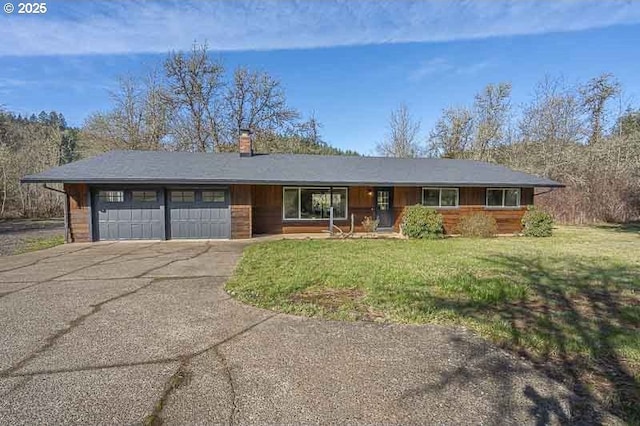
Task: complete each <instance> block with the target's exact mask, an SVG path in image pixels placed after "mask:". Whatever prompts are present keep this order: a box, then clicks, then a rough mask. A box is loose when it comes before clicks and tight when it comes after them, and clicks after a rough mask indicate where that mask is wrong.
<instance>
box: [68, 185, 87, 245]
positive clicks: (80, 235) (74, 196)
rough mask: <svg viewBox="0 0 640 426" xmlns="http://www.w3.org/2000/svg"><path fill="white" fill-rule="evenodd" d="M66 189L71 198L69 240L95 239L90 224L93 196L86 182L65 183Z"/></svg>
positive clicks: (79, 241) (78, 241)
mask: <svg viewBox="0 0 640 426" xmlns="http://www.w3.org/2000/svg"><path fill="white" fill-rule="evenodd" d="M64 191H65V192H66V193H67V197H68V198H69V212H68V218H67V220H68V223H69V242H73V243H85V242H89V241H93V238H92V235H91V226H90V214H91V213H90V212H91V198H90V195H89V189H88V187H87V185H86V184H82V183H81V184H65V185H64Z"/></svg>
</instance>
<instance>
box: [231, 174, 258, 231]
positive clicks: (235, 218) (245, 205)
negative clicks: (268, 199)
mask: <svg viewBox="0 0 640 426" xmlns="http://www.w3.org/2000/svg"><path fill="white" fill-rule="evenodd" d="M230 192H231V238H232V239H243V238H251V236H252V235H253V233H252V216H253V215H252V213H251V211H252V205H251V203H252V201H251V185H231V188H230Z"/></svg>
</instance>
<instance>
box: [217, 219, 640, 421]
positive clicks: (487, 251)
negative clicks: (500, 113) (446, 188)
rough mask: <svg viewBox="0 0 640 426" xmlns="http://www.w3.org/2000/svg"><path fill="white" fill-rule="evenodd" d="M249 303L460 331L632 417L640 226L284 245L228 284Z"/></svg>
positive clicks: (243, 267)
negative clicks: (520, 357)
mask: <svg viewBox="0 0 640 426" xmlns="http://www.w3.org/2000/svg"><path fill="white" fill-rule="evenodd" d="M227 290H228V291H229V292H230V293H231V294H232V295H234V296H235V297H237V298H238V299H240V300H243V301H245V302H247V303H250V304H253V305H256V306H260V307H264V308H268V309H272V310H277V311H282V312H287V313H293V314H300V315H308V316H317V317H325V318H331V319H339V320H369V321H381V322H396V323H416V324H422V323H438V324H445V325H454V326H465V327H467V328H469V329H472V330H474V331H475V332H476V333H478V334H480V335H481V336H483V337H485V338H487V339H489V340H491V341H493V342H495V343H497V344H499V345H500V346H502V347H504V348H507V349H510V350H512V351H514V352H516V353H519V354H521V355H524V356H527V357H528V358H529V359H531V360H532V361H533V362H534V363H536V364H538V365H539V366H541V367H544V368H545V369H546V370H548V371H553V374H554V375H559V376H561V378H562V379H564V380H565V382H566V383H569V384H570V385H571V386H572V387H573V388H574V390H576V391H577V392H578V393H580V394H582V395H583V396H585V398H586V399H585V400H586V401H592V402H593V404H598V406H603V405H604V406H605V407H606V408H607V409H609V410H611V411H612V412H614V413H615V414H617V415H619V416H621V417H622V418H623V419H624V420H626V421H629V422H630V423H640V408H639V407H640V396H639V395H640V386H639V384H638V383H639V379H640V293H639V290H640V233H639V232H638V230H637V229H636V228H634V227H631V228H629V227H613V226H602V227H561V228H559V229H558V230H557V231H556V232H555V234H554V236H553V237H550V238H525V237H503V238H493V239H465V238H449V239H445V240H436V241H408V240H282V241H274V242H267V243H261V244H255V245H252V246H250V247H248V248H247V249H246V250H245V252H244V255H243V258H242V260H241V262H240V264H239V266H238V268H237V270H236V273H235V275H234V277H233V278H232V279H231V280H230V281H229V283H228V284H227Z"/></svg>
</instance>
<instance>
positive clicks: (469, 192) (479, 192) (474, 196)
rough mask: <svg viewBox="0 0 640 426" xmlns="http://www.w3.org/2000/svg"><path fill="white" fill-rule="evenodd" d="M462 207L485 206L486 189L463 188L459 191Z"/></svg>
mask: <svg viewBox="0 0 640 426" xmlns="http://www.w3.org/2000/svg"><path fill="white" fill-rule="evenodd" d="M459 196H460V206H484V204H485V203H486V199H485V197H486V189H485V188H478V187H473V186H471V187H463V188H460V189H459Z"/></svg>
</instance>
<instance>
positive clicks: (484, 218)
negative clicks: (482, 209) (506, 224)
mask: <svg viewBox="0 0 640 426" xmlns="http://www.w3.org/2000/svg"><path fill="white" fill-rule="evenodd" d="M456 230H457V232H458V233H459V234H460V235H462V236H463V237H471V238H489V237H493V236H495V235H496V234H497V233H498V224H497V222H496V219H495V218H494V217H493V216H490V215H488V214H486V213H474V214H470V215H465V216H462V217H461V218H460V221H459V222H458V225H457V227H456Z"/></svg>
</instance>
